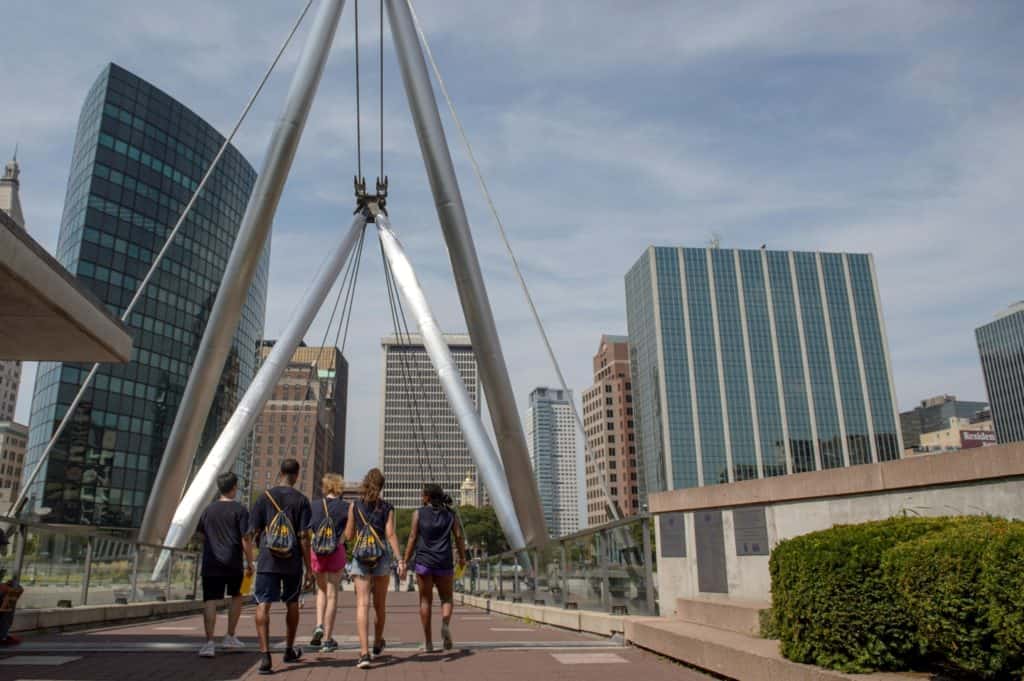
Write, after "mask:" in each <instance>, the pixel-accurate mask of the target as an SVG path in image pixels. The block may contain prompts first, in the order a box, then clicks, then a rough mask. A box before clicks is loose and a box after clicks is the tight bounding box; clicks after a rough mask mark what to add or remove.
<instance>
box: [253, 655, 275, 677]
mask: <svg viewBox="0 0 1024 681" xmlns="http://www.w3.org/2000/svg"><path fill="white" fill-rule="evenodd" d="M262 657H263V661H262V662H260V666H259V668H258V669H257V671H258V672H259V673H260V674H273V673H274V664H273V662H271V660H270V653H263V655H262Z"/></svg>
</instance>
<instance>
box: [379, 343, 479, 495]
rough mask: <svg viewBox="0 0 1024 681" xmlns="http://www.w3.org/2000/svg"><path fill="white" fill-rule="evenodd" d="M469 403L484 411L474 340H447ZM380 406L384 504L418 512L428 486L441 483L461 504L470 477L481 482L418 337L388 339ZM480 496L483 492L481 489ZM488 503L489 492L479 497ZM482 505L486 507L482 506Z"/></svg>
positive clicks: (457, 423) (439, 382)
mask: <svg viewBox="0 0 1024 681" xmlns="http://www.w3.org/2000/svg"><path fill="white" fill-rule="evenodd" d="M444 339H445V341H446V342H447V343H448V349H449V350H450V351H451V353H452V357H453V358H454V360H455V366H456V367H458V369H459V374H460V375H461V376H462V380H463V382H464V383H465V385H466V391H467V392H468V393H469V397H470V399H472V400H473V404H474V405H475V406H476V409H477V411H478V412H479V411H480V390H479V383H478V382H477V366H476V355H475V354H474V353H473V345H472V343H471V342H470V340H469V336H468V335H465V334H445V335H444ZM381 346H382V347H383V350H384V391H383V397H382V404H381V427H380V468H381V470H382V471H383V472H384V477H385V478H386V479H387V486H386V487H385V488H384V498H385V499H387V500H388V501H389V502H391V503H392V504H394V505H395V506H397V507H398V508H417V507H419V506H420V504H421V503H422V498H421V495H422V491H423V484H424V483H427V482H436V483H439V484H440V485H441V486H442V487H444V490H445V491H446V492H447V493H448V494H450V495H451V496H452V498H453V499H456V498H458V495H459V490H460V489H461V487H462V483H463V481H464V480H465V478H466V475H467V473H468V474H470V475H472V476H473V478H474V479H476V480H478V481H479V476H478V475H477V469H476V466H475V465H474V463H473V457H472V455H471V454H470V453H469V447H468V446H467V445H466V441H465V439H463V437H462V429H461V428H460V427H459V422H458V419H456V418H455V413H454V412H452V409H451V406H450V405H449V404H448V398H447V397H446V396H445V394H444V391H443V390H442V388H441V380H440V379H439V378H438V376H437V371H435V370H434V366H433V365H432V364H431V363H430V357H429V356H428V355H427V350H426V348H425V347H424V346H423V338H422V336H420V335H419V334H411V335H403V336H401V337H398V336H385V337H384V338H383V339H382V340H381ZM477 489H478V490H481V486H480V485H479V484H478V486H477ZM478 494H479V496H481V497H483V496H484V492H483V491H478ZM477 503H483V502H482V501H479V500H478V501H477Z"/></svg>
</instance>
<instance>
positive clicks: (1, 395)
mask: <svg viewBox="0 0 1024 681" xmlns="http://www.w3.org/2000/svg"><path fill="white" fill-rule="evenodd" d="M20 174H21V169H20V167H19V166H18V158H17V154H15V157H14V158H13V159H11V160H10V161H8V163H7V164H6V165H5V166H4V174H3V177H0V210H2V211H3V212H5V213H7V215H8V216H10V218H11V219H12V220H14V223H15V224H16V225H17V226H18V227H21V228H22V229H25V216H24V215H23V214H22V212H21V198H20V195H19V187H20V180H19V179H18V178H19V175H20ZM20 387H21V362H20V361H18V360H16V359H0V421H13V420H14V410H15V408H16V407H17V405H18V389H19V388H20Z"/></svg>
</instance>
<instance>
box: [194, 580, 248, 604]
mask: <svg viewBox="0 0 1024 681" xmlns="http://www.w3.org/2000/svg"><path fill="white" fill-rule="evenodd" d="M242 577H243V575H230V576H222V575H203V600H204V601H219V600H220V599H222V598H224V594H225V592H226V593H227V595H228V596H239V595H241V593H242Z"/></svg>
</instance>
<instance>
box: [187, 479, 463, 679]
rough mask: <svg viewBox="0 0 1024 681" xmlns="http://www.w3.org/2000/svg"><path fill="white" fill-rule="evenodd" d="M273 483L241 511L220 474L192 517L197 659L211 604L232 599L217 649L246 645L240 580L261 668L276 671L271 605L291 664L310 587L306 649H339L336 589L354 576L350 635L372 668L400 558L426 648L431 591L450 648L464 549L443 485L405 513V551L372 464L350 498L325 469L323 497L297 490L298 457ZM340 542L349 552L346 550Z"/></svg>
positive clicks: (208, 646)
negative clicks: (198, 569) (198, 602)
mask: <svg viewBox="0 0 1024 681" xmlns="http://www.w3.org/2000/svg"><path fill="white" fill-rule="evenodd" d="M280 470H281V473H280V478H279V479H278V484H277V485H275V486H273V487H271V488H269V489H267V490H266V491H264V493H263V494H262V495H261V496H260V497H259V499H258V500H256V502H255V503H254V504H253V506H252V509H251V511H247V510H246V509H245V507H243V506H242V504H240V503H239V502H238V501H237V500H236V499H235V496H236V494H237V491H238V479H237V477H236V476H235V474H234V473H223V474H221V475H220V476H219V477H218V478H217V487H218V490H219V492H220V496H219V498H218V499H217V500H216V501H214V502H213V503H211V504H210V506H209V507H208V508H207V509H206V510H205V511H204V513H203V515H202V517H201V518H200V520H199V526H198V531H199V532H200V533H201V534H202V536H203V558H202V560H203V563H202V583H203V601H204V611H203V614H204V624H205V629H206V643H205V644H204V645H203V646H202V647H201V648H200V649H199V655H200V656H202V657H213V656H214V655H216V650H217V644H216V642H215V641H214V628H215V623H216V618H217V604H218V602H219V601H220V600H221V599H223V598H225V596H227V597H230V599H231V600H230V604H229V607H228V622H227V635H226V636H225V637H224V638H223V639H222V641H221V647H222V648H228V649H232V648H235V649H237V648H244V647H245V644H244V643H243V642H242V641H240V640H239V639H238V637H237V636H236V631H237V626H238V620H239V617H240V615H241V611H242V604H243V603H242V601H243V597H242V583H243V581H244V580H245V578H246V576H248V577H252V578H253V597H254V598H255V601H256V604H257V605H256V614H255V620H256V633H257V636H258V638H259V646H260V655H261V659H260V665H259V669H258V671H259V672H260V673H261V674H269V673H271V672H272V670H273V660H272V658H271V654H270V607H271V604H273V603H277V602H283V603H284V604H285V608H286V615H285V624H286V637H285V649H284V655H283V658H282V659H283V661H284V662H285V663H294V662H297V661H298V660H299V659H300V658H301V657H302V649H301V648H300V647H299V646H297V645H296V644H295V636H296V632H297V629H298V625H299V597H300V595H301V594H302V592H303V591H304V590H308V589H311V588H313V587H314V586H315V588H316V618H317V620H316V621H317V625H316V628H315V629H314V630H313V635H312V637H311V638H310V646H312V647H313V648H315V649H318V650H319V651H320V652H324V653H329V652H333V651H335V650H337V649H338V643H337V642H336V641H335V639H334V633H335V623H336V617H337V613H338V589H339V583H340V581H341V579H342V578H343V577H344V576H345V573H346V566H347V567H348V574H349V575H351V577H352V578H353V579H354V580H355V588H356V618H355V619H356V631H357V632H358V635H359V659H358V661H357V662H356V665H357V666H358V667H359V668H361V669H366V668H369V667H371V666H372V660H373V659H374V658H375V657H378V656H379V655H381V653H382V652H383V651H384V648H385V646H386V645H387V642H386V640H385V638H384V627H385V624H386V621H387V593H388V583H389V581H390V577H391V573H392V566H393V564H395V563H397V571H398V574H399V576H400V578H401V579H405V577H406V575H407V574H409V573H410V571H411V572H412V573H413V574H415V575H416V580H417V583H418V587H419V594H420V598H419V602H420V621H421V623H422V625H423V634H424V644H423V649H424V650H425V651H427V652H432V651H433V637H432V631H431V615H432V612H431V610H432V602H433V592H434V590H435V589H436V590H437V593H438V596H439V598H440V601H441V618H442V624H441V640H442V646H443V648H444V649H445V650H450V649H451V648H452V647H453V646H454V642H453V639H452V631H451V617H452V592H453V589H454V579H455V566H456V562H455V561H456V559H455V554H457V556H458V563H459V565H461V566H464V565H465V562H466V545H465V539H464V536H463V532H462V527H461V525H460V523H459V521H458V516H457V514H456V513H455V512H454V511H453V510H452V508H451V499H450V498H449V497H447V496H446V495H445V493H444V490H443V489H442V488H441V486H440V485H437V484H428V485H424V487H423V505H422V506H421V507H420V508H419V509H417V510H416V511H415V512H414V513H413V516H412V526H411V530H410V534H409V540H408V542H407V544H406V547H405V551H404V552H403V551H402V550H401V549H400V547H399V543H398V536H397V535H396V533H395V511H394V507H393V506H392V505H391V504H389V503H388V502H387V501H385V500H384V498H383V490H384V475H383V474H382V473H381V471H380V470H379V469H377V468H374V469H371V470H370V471H369V472H368V473H367V474H366V477H365V478H364V479H363V484H362V489H361V491H360V496H359V497H358V498H357V499H356V500H355V501H351V502H350V501H347V500H345V499H343V498H342V496H341V493H342V489H343V480H342V478H341V476H340V475H337V474H334V473H328V474H327V475H325V476H324V477H323V480H322V490H321V491H322V497H321V498H320V499H316V500H314V501H313V502H312V503H311V502H310V500H309V499H307V498H306V496H305V495H304V494H302V492H300V491H299V490H297V489H295V483H296V481H297V480H298V478H299V462H298V461H296V460H295V459H285V460H284V461H283V462H282V463H281V469H280ZM346 542H348V543H349V546H350V548H351V550H350V551H349V550H347V549H346ZM371 604H372V606H373V610H374V630H373V644H372V646H371V644H370V631H369V622H370V606H371Z"/></svg>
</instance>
